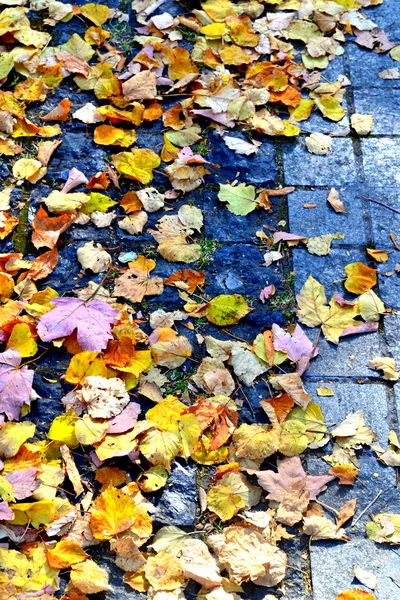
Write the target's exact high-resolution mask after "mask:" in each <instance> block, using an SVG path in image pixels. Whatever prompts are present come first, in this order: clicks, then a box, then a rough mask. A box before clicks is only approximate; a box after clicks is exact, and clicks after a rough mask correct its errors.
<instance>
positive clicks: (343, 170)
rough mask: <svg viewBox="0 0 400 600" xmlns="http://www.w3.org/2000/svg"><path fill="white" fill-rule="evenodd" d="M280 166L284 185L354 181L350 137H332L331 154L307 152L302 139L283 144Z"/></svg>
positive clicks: (323, 184)
mask: <svg viewBox="0 0 400 600" xmlns="http://www.w3.org/2000/svg"><path fill="white" fill-rule="evenodd" d="M283 165H284V172H285V183H286V184H287V185H312V186H336V187H337V186H340V185H346V184H348V183H353V182H355V181H357V168H356V162H355V157H354V152H353V144H352V141H351V139H346V138H334V139H333V141H332V154H331V155H330V156H319V155H316V154H311V152H308V150H307V148H306V146H305V143H304V139H303V138H299V139H297V140H296V141H295V142H292V143H289V142H285V143H284V144H283Z"/></svg>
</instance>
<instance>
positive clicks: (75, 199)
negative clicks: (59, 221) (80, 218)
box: [43, 190, 90, 215]
mask: <svg viewBox="0 0 400 600" xmlns="http://www.w3.org/2000/svg"><path fill="white" fill-rule="evenodd" d="M89 200H90V196H89V194H84V193H83V192H74V193H72V194H64V193H63V192H59V191H58V190H53V191H52V192H51V194H49V196H47V198H43V201H44V203H45V205H46V206H47V208H48V209H49V211H50V212H52V213H55V214H60V215H61V214H63V213H69V212H74V211H76V210H80V209H81V207H82V206H83V205H84V204H86V203H87V202H89Z"/></svg>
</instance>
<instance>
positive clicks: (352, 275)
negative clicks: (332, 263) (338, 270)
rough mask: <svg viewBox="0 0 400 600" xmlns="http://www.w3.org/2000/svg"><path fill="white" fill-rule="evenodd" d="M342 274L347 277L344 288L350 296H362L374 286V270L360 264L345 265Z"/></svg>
mask: <svg viewBox="0 0 400 600" xmlns="http://www.w3.org/2000/svg"><path fill="white" fill-rule="evenodd" d="M344 272H345V273H346V275H347V279H346V281H345V282H344V287H345V288H346V290H348V291H349V292H351V293H352V294H362V293H363V292H367V291H368V290H369V289H371V288H372V287H374V285H376V269H371V268H370V267H367V265H364V264H363V263H362V262H354V263H350V264H349V265H346V266H345V268H344Z"/></svg>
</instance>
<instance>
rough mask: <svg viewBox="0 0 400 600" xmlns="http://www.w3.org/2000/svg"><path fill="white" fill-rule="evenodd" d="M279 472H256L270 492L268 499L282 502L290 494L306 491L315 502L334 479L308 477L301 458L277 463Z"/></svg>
mask: <svg viewBox="0 0 400 600" xmlns="http://www.w3.org/2000/svg"><path fill="white" fill-rule="evenodd" d="M277 467H278V472H277V473H275V472H274V471H256V472H255V475H256V476H257V480H258V483H259V484H260V485H261V487H262V488H264V489H265V490H267V491H268V492H269V494H268V499H269V500H276V501H277V502H282V501H283V500H284V499H285V496H286V494H287V493H288V492H292V491H297V493H298V492H299V490H304V491H306V492H308V494H309V499H310V500H315V499H316V498H317V496H318V494H320V493H321V492H323V491H324V490H326V487H327V486H326V484H327V483H329V482H330V481H332V480H333V479H334V476H333V475H307V473H306V472H305V471H304V469H303V466H302V464H301V460H300V457H299V456H292V457H290V458H284V459H283V460H278V462H277Z"/></svg>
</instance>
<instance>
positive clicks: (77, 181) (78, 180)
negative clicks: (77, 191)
mask: <svg viewBox="0 0 400 600" xmlns="http://www.w3.org/2000/svg"><path fill="white" fill-rule="evenodd" d="M87 182H88V179H86V176H85V175H84V174H83V173H82V171H78V169H75V167H73V168H72V169H71V170H70V171H69V172H68V179H67V181H66V182H65V184H64V187H63V189H62V190H61V192H62V193H63V194H67V193H68V192H70V191H71V190H73V189H74V188H76V187H78V185H82V184H83V183H87Z"/></svg>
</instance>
